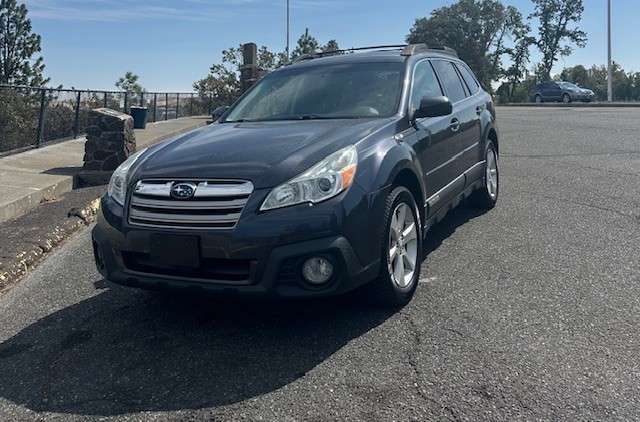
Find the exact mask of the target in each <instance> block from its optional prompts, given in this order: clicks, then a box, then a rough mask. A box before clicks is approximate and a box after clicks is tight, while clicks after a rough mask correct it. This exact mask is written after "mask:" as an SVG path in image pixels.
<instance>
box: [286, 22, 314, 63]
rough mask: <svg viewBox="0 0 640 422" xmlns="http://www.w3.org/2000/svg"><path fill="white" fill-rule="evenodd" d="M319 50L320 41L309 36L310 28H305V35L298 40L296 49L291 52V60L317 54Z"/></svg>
mask: <svg viewBox="0 0 640 422" xmlns="http://www.w3.org/2000/svg"><path fill="white" fill-rule="evenodd" d="M319 49H320V44H318V40H316V39H315V37H314V36H313V35H309V28H305V30H304V34H302V35H301V36H300V38H298V44H297V45H296V48H294V49H293V51H292V52H291V60H294V59H296V58H297V57H300V56H302V55H303V54H313V53H317V52H318V50H319Z"/></svg>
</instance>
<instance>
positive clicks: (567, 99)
mask: <svg viewBox="0 0 640 422" xmlns="http://www.w3.org/2000/svg"><path fill="white" fill-rule="evenodd" d="M562 102H563V103H565V104H569V103H570V102H571V97H570V96H569V94H567V93H564V94H562Z"/></svg>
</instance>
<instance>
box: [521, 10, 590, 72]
mask: <svg viewBox="0 0 640 422" xmlns="http://www.w3.org/2000/svg"><path fill="white" fill-rule="evenodd" d="M533 3H534V5H535V9H534V11H533V13H532V14H531V15H530V16H529V18H538V20H539V26H538V37H537V38H536V39H535V45H536V46H537V47H538V49H539V50H540V52H541V53H542V62H541V63H540V71H541V75H540V76H541V78H542V79H545V80H548V79H549V78H550V75H551V69H552V68H553V65H554V64H555V62H556V61H557V60H558V58H559V57H563V56H564V57H566V56H568V55H570V54H571V52H572V51H573V48H572V47H571V45H570V44H571V43H573V44H575V45H577V46H578V47H580V48H582V47H584V46H585V45H586V44H587V34H586V33H585V32H584V31H582V30H581V29H578V28H572V26H573V24H574V23H578V22H580V20H581V19H582V12H584V5H583V4H582V0H533ZM565 42H567V43H566V44H565Z"/></svg>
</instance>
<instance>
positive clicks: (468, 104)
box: [434, 59, 481, 180]
mask: <svg viewBox="0 0 640 422" xmlns="http://www.w3.org/2000/svg"><path fill="white" fill-rule="evenodd" d="M434 65H435V68H436V70H437V71H438V75H439V76H440V78H441V80H442V82H443V85H444V88H445V91H446V93H447V96H448V97H449V99H450V100H451V102H452V103H453V115H454V118H455V119H456V120H457V125H458V129H457V131H456V134H457V137H456V142H455V143H452V145H451V150H450V151H449V160H451V168H452V174H451V176H452V179H451V180H454V179H455V178H456V177H459V176H461V175H463V174H464V172H465V171H466V170H468V169H469V168H470V167H471V166H473V164H475V160H476V159H477V156H476V155H475V154H476V152H477V151H476V150H475V149H474V148H477V145H476V143H477V142H478V133H479V131H480V120H479V115H478V110H477V107H479V106H480V105H481V102H480V101H479V100H478V98H477V97H476V96H475V95H471V93H470V90H469V88H468V87H467V86H466V84H465V83H464V82H463V81H462V78H461V76H460V74H459V73H458V70H457V68H456V66H455V64H454V63H453V62H452V61H450V60H441V59H438V60H434ZM452 125H453V120H452ZM452 128H453V126H452ZM472 150H473V151H472Z"/></svg>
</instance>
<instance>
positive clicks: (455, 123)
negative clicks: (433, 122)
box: [451, 117, 460, 132]
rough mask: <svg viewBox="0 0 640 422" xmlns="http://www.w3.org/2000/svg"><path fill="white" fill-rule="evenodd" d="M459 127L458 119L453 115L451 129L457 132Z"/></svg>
mask: <svg viewBox="0 0 640 422" xmlns="http://www.w3.org/2000/svg"><path fill="white" fill-rule="evenodd" d="M459 129H460V120H458V119H457V118H455V117H454V118H453V119H451V131H452V132H457V131H458V130H459Z"/></svg>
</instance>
